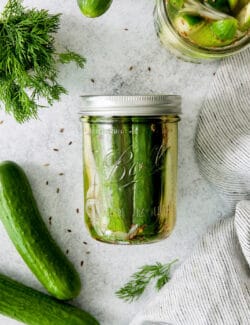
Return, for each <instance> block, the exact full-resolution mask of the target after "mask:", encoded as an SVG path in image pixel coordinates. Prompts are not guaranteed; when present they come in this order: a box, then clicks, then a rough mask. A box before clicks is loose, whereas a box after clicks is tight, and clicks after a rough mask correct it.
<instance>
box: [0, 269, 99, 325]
mask: <svg viewBox="0 0 250 325" xmlns="http://www.w3.org/2000/svg"><path fill="white" fill-rule="evenodd" d="M0 313H1V314H3V315H5V316H8V317H11V318H13V319H16V320H17V321H20V322H23V323H25V324H28V325H99V322H98V321H97V320H96V319H95V318H94V317H93V316H91V315H90V314H89V313H87V312H85V311H83V310H81V309H78V308H76V307H73V306H71V305H68V304H66V303H63V302H61V301H57V300H56V299H54V298H52V297H50V296H48V295H46V294H44V293H41V292H39V291H36V290H34V289H32V288H30V287H27V286H25V285H23V284H21V283H19V282H17V281H14V280H12V279H10V278H8V277H7V276H5V275H2V274H0Z"/></svg>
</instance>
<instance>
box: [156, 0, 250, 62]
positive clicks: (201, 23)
mask: <svg viewBox="0 0 250 325" xmlns="http://www.w3.org/2000/svg"><path fill="white" fill-rule="evenodd" d="M225 3H231V4H232V5H233V4H234V5H236V4H237V5H236V7H235V8H234V9H230V7H229V5H226V4H225ZM220 6H223V7H220ZM249 14H250V1H249V0H234V1H233V0H231V1H229V0H225V1H222V0H203V1H201V0H200V1H199V0H156V6H155V10H154V17H155V27H156V31H157V35H158V36H159V38H160V40H161V42H162V44H163V45H164V46H165V47H167V48H168V49H169V50H170V51H171V52H172V53H173V54H175V55H176V56H177V57H179V58H181V59H184V60H186V61H191V62H195V63H199V62H202V61H204V59H205V60H214V59H220V58H225V57H227V56H230V55H233V54H236V53H238V52H240V51H242V50H243V49H246V48H247V47H249V45H250V17H249Z"/></svg>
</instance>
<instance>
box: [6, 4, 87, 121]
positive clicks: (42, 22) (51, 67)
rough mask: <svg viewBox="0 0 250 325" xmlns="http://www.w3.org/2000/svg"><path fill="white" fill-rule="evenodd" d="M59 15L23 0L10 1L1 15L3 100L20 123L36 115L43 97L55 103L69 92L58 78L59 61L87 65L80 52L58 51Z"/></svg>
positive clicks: (8, 110)
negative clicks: (24, 4)
mask: <svg viewBox="0 0 250 325" xmlns="http://www.w3.org/2000/svg"><path fill="white" fill-rule="evenodd" d="M60 16H61V15H60V14H57V15H51V14H49V12H48V11H47V10H43V9H42V10H37V9H27V8H24V7H23V5H22V0H9V2H8V3H7V5H6V6H5V8H4V11H3V12H2V14H1V17H0V102H1V103H2V106H4V108H5V111H6V112H7V113H9V114H12V115H13V116H14V118H15V119H16V120H17V121H18V122H20V123H22V122H25V121H27V120H29V119H30V118H36V117H37V113H38V108H39V107H41V106H39V104H38V100H39V99H40V98H45V100H46V101H47V102H48V104H49V105H52V104H53V103H54V101H58V100H59V99H60V96H61V95H62V94H66V93H67V91H66V89H65V88H64V87H63V86H62V85H60V84H59V83H58V81H57V77H58V68H57V62H58V61H59V62H61V63H69V62H72V61H73V62H75V63H76V64H77V65H78V66H79V67H81V68H83V66H84V63H85V59H84V58H83V57H81V56H80V55H79V54H77V53H74V52H71V51H67V52H66V53H59V54H58V53H57V52H56V49H55V39H54V34H55V33H57V31H58V29H59V27H60Z"/></svg>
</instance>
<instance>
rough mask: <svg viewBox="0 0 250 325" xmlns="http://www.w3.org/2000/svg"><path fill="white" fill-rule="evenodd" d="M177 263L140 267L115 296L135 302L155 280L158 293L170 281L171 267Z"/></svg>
mask: <svg viewBox="0 0 250 325" xmlns="http://www.w3.org/2000/svg"><path fill="white" fill-rule="evenodd" d="M177 261H178V260H174V261H172V262H171V263H167V264H162V263H159V262H158V263H156V264H154V265H144V266H142V267H140V268H139V271H138V272H136V273H134V274H133V275H132V276H131V279H130V281H129V282H128V283H126V284H125V285H124V286H123V287H122V288H121V289H119V290H118V291H117V292H116V295H117V296H118V297H119V298H120V299H123V300H125V301H127V302H132V301H133V300H137V299H138V298H139V297H140V296H141V295H142V294H143V292H144V291H145V289H146V287H147V285H148V284H149V283H150V281H151V280H153V279H156V284H155V287H156V289H157V290H158V291H159V290H160V289H161V288H162V287H163V286H164V285H165V284H166V283H167V282H168V281H169V280H170V270H171V266H172V265H173V264H174V263H176V262H177Z"/></svg>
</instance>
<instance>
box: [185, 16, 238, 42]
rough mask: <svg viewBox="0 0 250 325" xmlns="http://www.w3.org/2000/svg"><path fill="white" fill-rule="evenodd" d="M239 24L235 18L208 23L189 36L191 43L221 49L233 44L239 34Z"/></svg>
mask: <svg viewBox="0 0 250 325" xmlns="http://www.w3.org/2000/svg"><path fill="white" fill-rule="evenodd" d="M237 25H238V22H237V20H236V19H234V18H228V19H222V20H218V21H214V22H207V23H206V24H205V25H204V26H202V27H201V28H200V29H198V30H197V31H195V32H193V33H191V34H190V35H189V39H190V41H192V42H193V43H195V44H197V45H199V46H203V47H220V46H226V45H229V44H231V43H232V42H233V41H234V39H235V36H236V33H237Z"/></svg>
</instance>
